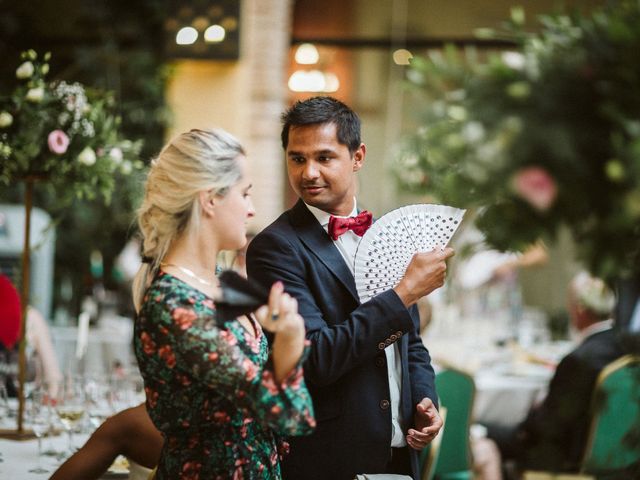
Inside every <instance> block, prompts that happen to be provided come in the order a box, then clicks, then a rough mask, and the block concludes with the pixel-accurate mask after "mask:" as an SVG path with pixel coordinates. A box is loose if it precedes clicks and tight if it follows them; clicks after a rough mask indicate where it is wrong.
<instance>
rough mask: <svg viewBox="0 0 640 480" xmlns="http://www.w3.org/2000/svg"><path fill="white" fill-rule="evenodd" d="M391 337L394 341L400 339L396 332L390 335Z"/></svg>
mask: <svg viewBox="0 0 640 480" xmlns="http://www.w3.org/2000/svg"><path fill="white" fill-rule="evenodd" d="M389 338H390V339H391V341H392V342H395V341H396V340H398V335H396V334H395V333H394V334H393V335H391V336H390V337H389Z"/></svg>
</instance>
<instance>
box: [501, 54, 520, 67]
mask: <svg viewBox="0 0 640 480" xmlns="http://www.w3.org/2000/svg"><path fill="white" fill-rule="evenodd" d="M502 61H503V62H504V63H505V65H506V66H508V67H510V68H513V69H514V70H522V69H523V68H524V66H525V58H524V55H522V54H521V53H519V52H504V53H503V54H502Z"/></svg>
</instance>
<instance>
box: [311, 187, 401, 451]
mask: <svg viewBox="0 0 640 480" xmlns="http://www.w3.org/2000/svg"><path fill="white" fill-rule="evenodd" d="M305 205H307V204H306V203H305ZM307 208H308V209H309V211H310V212H311V213H312V214H313V216H314V217H316V219H317V220H318V222H320V225H322V228H324V230H325V232H327V231H328V229H329V218H331V214H329V213H327V212H325V211H323V210H320V209H319V208H316V207H312V206H311V205H307ZM357 214H358V209H357V204H356V199H355V198H354V199H353V209H352V210H351V213H350V214H349V215H347V217H354V216H356V215H357ZM334 217H338V215H334ZM343 218H346V217H343ZM360 238H361V237H359V236H358V235H356V234H355V233H353V231H352V230H348V231H347V232H345V233H343V234H342V235H340V236H339V237H338V239H337V240H335V241H334V242H333V244H334V245H335V246H336V248H337V249H338V251H339V252H340V254H341V255H342V258H344V261H345V263H346V264H347V266H348V267H349V270H350V271H351V274H352V275H353V271H354V267H353V265H354V262H355V256H356V250H357V248H358V243H359V242H360ZM384 354H385V356H386V357H387V376H388V378H389V397H390V398H389V401H390V403H391V446H392V447H404V446H406V445H407V442H406V440H405V438H404V434H403V433H402V428H401V427H400V422H401V420H402V419H401V416H400V386H401V385H402V369H401V365H402V363H401V360H400V351H399V350H398V346H397V345H396V344H395V343H393V344H392V345H389V346H388V347H387V348H385V349H384Z"/></svg>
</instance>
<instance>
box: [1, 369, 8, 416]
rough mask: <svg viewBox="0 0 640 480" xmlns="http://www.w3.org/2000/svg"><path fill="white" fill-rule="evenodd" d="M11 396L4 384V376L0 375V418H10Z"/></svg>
mask: <svg viewBox="0 0 640 480" xmlns="http://www.w3.org/2000/svg"><path fill="white" fill-rule="evenodd" d="M9 413H10V409H9V396H8V395H7V387H5V386H4V378H3V377H0V419H1V420H6V419H8V418H9Z"/></svg>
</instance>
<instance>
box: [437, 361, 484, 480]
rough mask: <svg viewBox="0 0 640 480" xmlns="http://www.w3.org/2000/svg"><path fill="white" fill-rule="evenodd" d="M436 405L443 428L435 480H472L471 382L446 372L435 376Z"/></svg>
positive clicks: (472, 396)
mask: <svg viewBox="0 0 640 480" xmlns="http://www.w3.org/2000/svg"><path fill="white" fill-rule="evenodd" d="M436 389H437V392H438V397H439V399H440V404H441V405H442V406H443V407H445V408H446V409H447V424H446V426H445V428H444V430H443V432H442V440H441V444H440V451H439V454H438V458H437V462H436V464H435V468H434V471H435V478H436V479H453V478H456V479H464V478H469V479H470V478H472V469H473V464H472V459H471V445H470V443H469V428H470V426H471V412H472V409H473V400H474V396H475V384H474V381H473V378H472V377H471V376H470V375H468V374H466V373H464V372H461V371H459V370H454V369H447V370H443V371H441V372H439V373H438V374H437V375H436Z"/></svg>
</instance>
